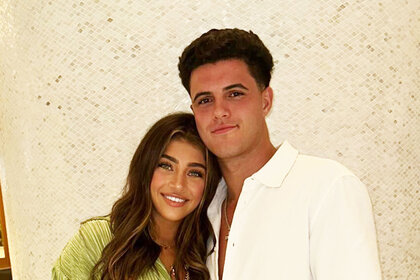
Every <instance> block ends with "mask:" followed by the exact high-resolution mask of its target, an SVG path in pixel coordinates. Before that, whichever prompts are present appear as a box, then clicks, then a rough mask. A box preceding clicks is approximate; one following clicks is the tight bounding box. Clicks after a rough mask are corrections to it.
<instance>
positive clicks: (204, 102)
mask: <svg viewBox="0 0 420 280" xmlns="http://www.w3.org/2000/svg"><path fill="white" fill-rule="evenodd" d="M209 102H210V98H207V97H206V98H203V99H200V100H198V102H197V104H199V105H201V104H206V103H209Z"/></svg>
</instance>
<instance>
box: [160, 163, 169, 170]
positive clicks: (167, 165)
mask: <svg viewBox="0 0 420 280" xmlns="http://www.w3.org/2000/svg"><path fill="white" fill-rule="evenodd" d="M158 167H160V168H162V169H166V170H172V165H171V164H169V163H167V162H160V163H159V164H158Z"/></svg>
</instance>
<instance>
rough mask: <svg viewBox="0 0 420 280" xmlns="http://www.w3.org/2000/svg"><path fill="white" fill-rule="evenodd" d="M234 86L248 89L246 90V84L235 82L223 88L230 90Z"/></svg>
mask: <svg viewBox="0 0 420 280" xmlns="http://www.w3.org/2000/svg"><path fill="white" fill-rule="evenodd" d="M232 88H241V89H246V90H248V88H247V87H246V86H244V85H243V84H240V83H239V84H233V85H230V86H227V87H224V88H223V90H230V89H232Z"/></svg>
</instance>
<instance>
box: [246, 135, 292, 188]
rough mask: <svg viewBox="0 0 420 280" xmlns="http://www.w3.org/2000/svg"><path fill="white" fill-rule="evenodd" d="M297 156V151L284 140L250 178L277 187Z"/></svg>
mask: <svg viewBox="0 0 420 280" xmlns="http://www.w3.org/2000/svg"><path fill="white" fill-rule="evenodd" d="M297 156H298V151H297V150H296V149H295V148H293V147H292V146H291V145H290V144H289V143H288V142H287V141H284V142H283V144H282V145H281V146H280V147H279V148H277V152H276V153H275V154H274V155H273V157H272V158H271V159H270V160H269V161H268V162H267V163H266V164H265V165H264V166H263V167H262V168H261V169H260V170H258V171H257V172H256V173H254V174H253V175H252V176H251V178H253V179H255V180H257V181H259V182H260V183H261V184H263V185H265V186H268V187H273V188H278V187H280V186H281V184H282V183H283V180H284V178H286V175H287V174H288V173H289V171H290V169H291V168H292V166H293V164H294V163H295V160H296V158H297Z"/></svg>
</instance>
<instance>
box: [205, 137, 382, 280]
mask: <svg viewBox="0 0 420 280" xmlns="http://www.w3.org/2000/svg"><path fill="white" fill-rule="evenodd" d="M244 164H252V163H251V162H244ZM225 197H226V184H225V182H224V181H222V182H221V183H220V185H219V187H218V190H217V192H216V195H215V198H214V199H213V201H212V203H211V205H210V207H209V209H208V215H209V217H210V221H211V223H212V225H213V229H214V231H215V234H216V239H217V242H218V238H219V230H220V221H221V214H222V211H221V206H222V202H223V200H224V199H225ZM218 247H219V245H218V243H217V244H216V247H215V251H214V253H212V254H211V255H210V256H209V257H208V260H207V267H208V268H209V271H210V276H211V279H218V278H219V277H218V261H217V260H218V255H219V253H218V249H219V248H218ZM223 279H224V280H246V279H253V280H255V279H258V280H259V279H261V280H265V279H282V280H315V279H316V280H345V279H349V280H350V279H351V280H379V279H381V272H380V266H379V259H378V251H377V244H376V233H375V225H374V220H373V214H372V207H371V202H370V199H369V195H368V193H367V190H366V188H365V186H364V185H363V184H362V183H361V182H360V180H359V179H358V178H357V177H356V176H355V175H353V174H352V173H351V172H350V171H349V170H347V169H346V168H345V167H344V166H342V165H340V164H339V163H337V162H335V161H332V160H327V159H321V158H317V157H311V156H305V155H299V154H298V151H297V150H295V149H294V148H293V147H292V146H290V144H288V143H287V142H284V143H283V144H282V145H281V147H280V148H279V149H278V150H277V152H276V153H275V155H274V156H273V157H272V158H271V159H270V160H269V161H268V162H267V163H266V164H265V165H264V166H263V167H262V168H261V169H260V170H259V171H258V172H256V173H255V174H253V175H252V176H251V177H249V178H247V179H246V180H245V182H244V185H243V188H242V192H241V195H240V197H239V200H238V203H237V206H236V210H235V214H234V217H233V221H232V225H231V230H230V233H229V239H228V244H227V249H226V258H225V266H224V272H223Z"/></svg>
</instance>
